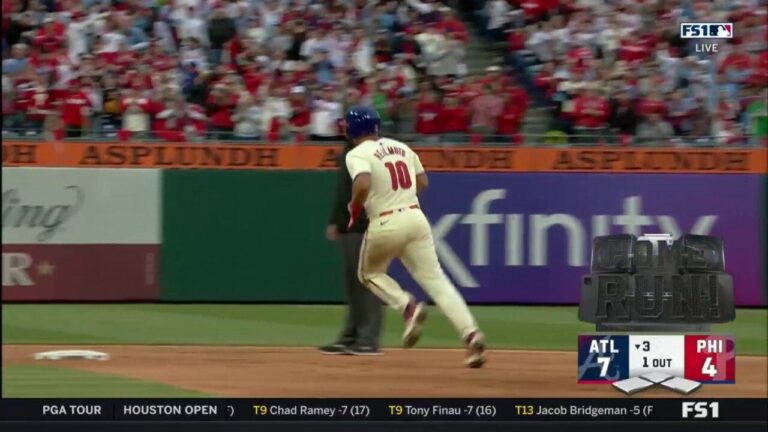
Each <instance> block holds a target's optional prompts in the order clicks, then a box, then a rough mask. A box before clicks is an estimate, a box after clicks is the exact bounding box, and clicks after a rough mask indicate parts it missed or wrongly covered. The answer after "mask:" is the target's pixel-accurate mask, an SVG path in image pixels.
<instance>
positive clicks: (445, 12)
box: [438, 7, 469, 43]
mask: <svg viewBox="0 0 768 432" xmlns="http://www.w3.org/2000/svg"><path fill="white" fill-rule="evenodd" d="M440 13H441V14H442V16H443V19H442V20H441V21H440V22H439V23H438V27H440V28H441V29H442V30H443V32H444V33H448V32H451V33H453V34H454V37H455V38H456V39H458V40H460V41H461V42H463V43H467V42H469V32H467V26H466V25H465V24H464V22H463V21H461V20H460V19H458V18H456V16H454V14H453V10H452V9H451V8H447V7H444V8H440Z"/></svg>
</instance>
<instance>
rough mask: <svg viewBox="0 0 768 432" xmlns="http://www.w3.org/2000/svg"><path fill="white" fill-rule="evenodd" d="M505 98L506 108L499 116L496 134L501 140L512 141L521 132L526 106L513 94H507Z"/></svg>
mask: <svg viewBox="0 0 768 432" xmlns="http://www.w3.org/2000/svg"><path fill="white" fill-rule="evenodd" d="M504 99H505V101H504V109H503V110H502V112H501V115H500V116H499V120H498V126H497V127H496V136H497V138H498V141H499V142H510V140H511V139H513V138H514V137H515V136H516V135H517V134H518V133H519V132H520V124H521V123H522V121H523V116H524V114H525V108H524V107H523V106H521V105H520V104H519V103H518V102H517V101H516V100H515V98H514V97H513V96H512V95H511V94H506V95H505V97H504Z"/></svg>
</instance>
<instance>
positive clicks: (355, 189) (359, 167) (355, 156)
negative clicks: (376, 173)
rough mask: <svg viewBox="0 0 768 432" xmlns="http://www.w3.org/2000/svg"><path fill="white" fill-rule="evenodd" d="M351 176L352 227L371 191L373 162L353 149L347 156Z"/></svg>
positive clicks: (348, 207)
mask: <svg viewBox="0 0 768 432" xmlns="http://www.w3.org/2000/svg"><path fill="white" fill-rule="evenodd" d="M346 163H347V169H348V170H349V176H350V177H352V198H351V199H350V201H349V204H347V209H348V210H349V223H348V224H347V227H352V225H354V224H355V221H356V220H357V218H358V217H359V216H360V213H362V211H363V205H364V204H365V200H366V199H367V198H368V193H369V192H370V191H371V164H370V163H369V162H368V161H367V160H366V159H365V158H364V157H363V156H362V155H360V154H359V153H357V152H355V151H351V152H349V153H347V158H346Z"/></svg>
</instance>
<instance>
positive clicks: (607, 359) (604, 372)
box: [597, 357, 611, 377]
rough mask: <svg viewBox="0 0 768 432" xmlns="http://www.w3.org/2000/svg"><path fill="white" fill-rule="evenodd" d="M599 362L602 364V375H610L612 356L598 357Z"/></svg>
mask: <svg viewBox="0 0 768 432" xmlns="http://www.w3.org/2000/svg"><path fill="white" fill-rule="evenodd" d="M597 362H598V363H599V364H600V377H605V376H607V375H608V365H610V364H611V358H610V357H598V358H597Z"/></svg>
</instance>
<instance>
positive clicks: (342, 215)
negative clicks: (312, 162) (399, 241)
mask: <svg viewBox="0 0 768 432" xmlns="http://www.w3.org/2000/svg"><path fill="white" fill-rule="evenodd" d="M350 150H352V145H351V144H349V143H348V144H347V145H346V146H344V151H343V152H342V153H341V154H340V155H339V158H338V160H337V163H338V164H339V171H338V173H337V178H336V198H335V199H334V203H333V209H331V217H330V220H329V221H328V224H329V225H336V228H337V229H338V230H339V233H341V234H344V233H347V232H352V233H364V232H365V230H366V229H368V216H367V215H366V214H365V210H363V212H362V213H360V217H359V218H358V219H357V221H355V224H354V225H352V228H351V229H349V230H347V223H349V210H347V204H348V203H349V201H350V200H351V199H352V179H351V178H350V177H349V170H348V169H347V163H346V156H347V153H349V151H350Z"/></svg>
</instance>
